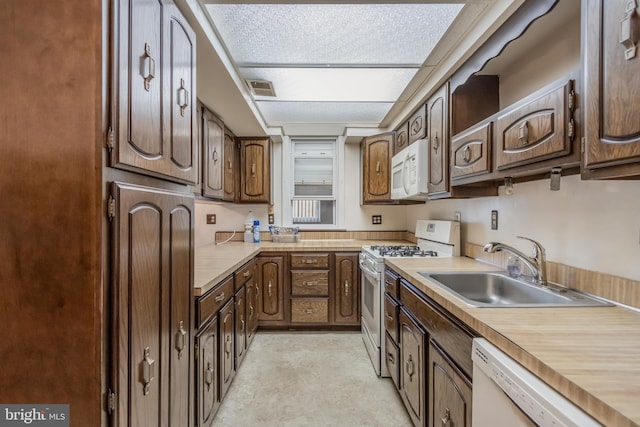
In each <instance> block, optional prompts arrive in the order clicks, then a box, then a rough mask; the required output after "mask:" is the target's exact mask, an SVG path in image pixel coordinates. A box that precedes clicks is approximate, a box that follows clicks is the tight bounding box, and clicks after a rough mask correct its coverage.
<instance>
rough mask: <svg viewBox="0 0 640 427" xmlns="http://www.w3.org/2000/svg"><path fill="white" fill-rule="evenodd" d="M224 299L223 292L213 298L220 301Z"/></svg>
mask: <svg viewBox="0 0 640 427" xmlns="http://www.w3.org/2000/svg"><path fill="white" fill-rule="evenodd" d="M223 299H224V292H223V293H221V294H220V295H218V296H216V298H215V300H216V302H220V301H222V300H223Z"/></svg>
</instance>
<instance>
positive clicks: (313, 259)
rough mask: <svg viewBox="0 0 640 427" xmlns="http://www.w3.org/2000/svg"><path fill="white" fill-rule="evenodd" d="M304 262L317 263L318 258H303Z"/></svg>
mask: <svg viewBox="0 0 640 427" xmlns="http://www.w3.org/2000/svg"><path fill="white" fill-rule="evenodd" d="M304 263H305V264H317V263H318V260H317V259H315V258H311V259H305V260H304Z"/></svg>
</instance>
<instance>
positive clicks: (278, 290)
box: [258, 255, 284, 323]
mask: <svg viewBox="0 0 640 427" xmlns="http://www.w3.org/2000/svg"><path fill="white" fill-rule="evenodd" d="M258 320H259V321H261V322H264V321H266V322H276V323H279V322H284V256H283V255H275V256H259V257H258Z"/></svg>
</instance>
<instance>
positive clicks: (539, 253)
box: [482, 236, 547, 286]
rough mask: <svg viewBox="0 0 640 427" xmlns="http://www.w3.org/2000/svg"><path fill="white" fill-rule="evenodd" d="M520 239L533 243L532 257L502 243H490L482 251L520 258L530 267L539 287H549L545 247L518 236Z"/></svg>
mask: <svg viewBox="0 0 640 427" xmlns="http://www.w3.org/2000/svg"><path fill="white" fill-rule="evenodd" d="M518 238H519V239H524V240H528V241H530V242H531V243H533V255H532V256H531V257H530V256H527V255H526V254H524V253H523V252H521V251H519V250H518V249H516V248H514V247H513V246H509V245H506V244H504V243H500V242H489V243H487V244H486V245H484V247H483V248H482V250H483V251H485V252H489V253H494V252H500V251H505V252H509V253H510V254H512V255H513V256H515V257H518V258H519V259H520V260H522V262H523V263H524V264H525V265H526V266H527V267H529V270H531V272H532V273H533V278H534V280H535V282H536V283H537V284H538V285H541V286H547V260H546V256H545V250H544V247H543V246H542V245H541V244H540V243H538V242H536V241H535V240H532V239H529V238H528V237H522V236H518Z"/></svg>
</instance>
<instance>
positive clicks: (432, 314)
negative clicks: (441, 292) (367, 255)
mask: <svg viewBox="0 0 640 427" xmlns="http://www.w3.org/2000/svg"><path fill="white" fill-rule="evenodd" d="M418 292H419V291H414V290H413V289H411V288H409V287H408V286H407V285H406V284H405V281H404V280H402V282H401V287H400V300H401V302H402V304H403V305H404V306H405V308H406V309H407V310H408V311H409V312H411V314H413V316H414V317H415V318H416V319H418V320H419V321H420V323H421V324H422V326H423V327H424V328H425V329H426V330H427V332H428V333H429V335H431V338H432V339H433V340H435V341H436V342H437V343H438V345H439V346H440V347H441V348H442V349H443V350H444V351H446V353H447V355H448V356H449V357H450V358H451V360H452V361H453V362H455V363H456V365H457V366H458V367H459V368H460V369H461V370H462V371H463V372H464V373H465V374H466V375H467V376H468V377H469V378H471V377H472V372H473V362H472V361H471V345H472V342H473V335H472V334H471V332H469V331H467V330H466V329H464V328H463V327H462V326H461V325H459V324H458V323H454V321H453V320H451V319H450V318H449V317H448V316H447V315H445V314H444V313H442V312H441V310H442V309H440V308H436V307H435V306H434V305H433V304H435V303H432V302H430V301H427V299H426V297H422V296H420V295H419V294H418Z"/></svg>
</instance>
